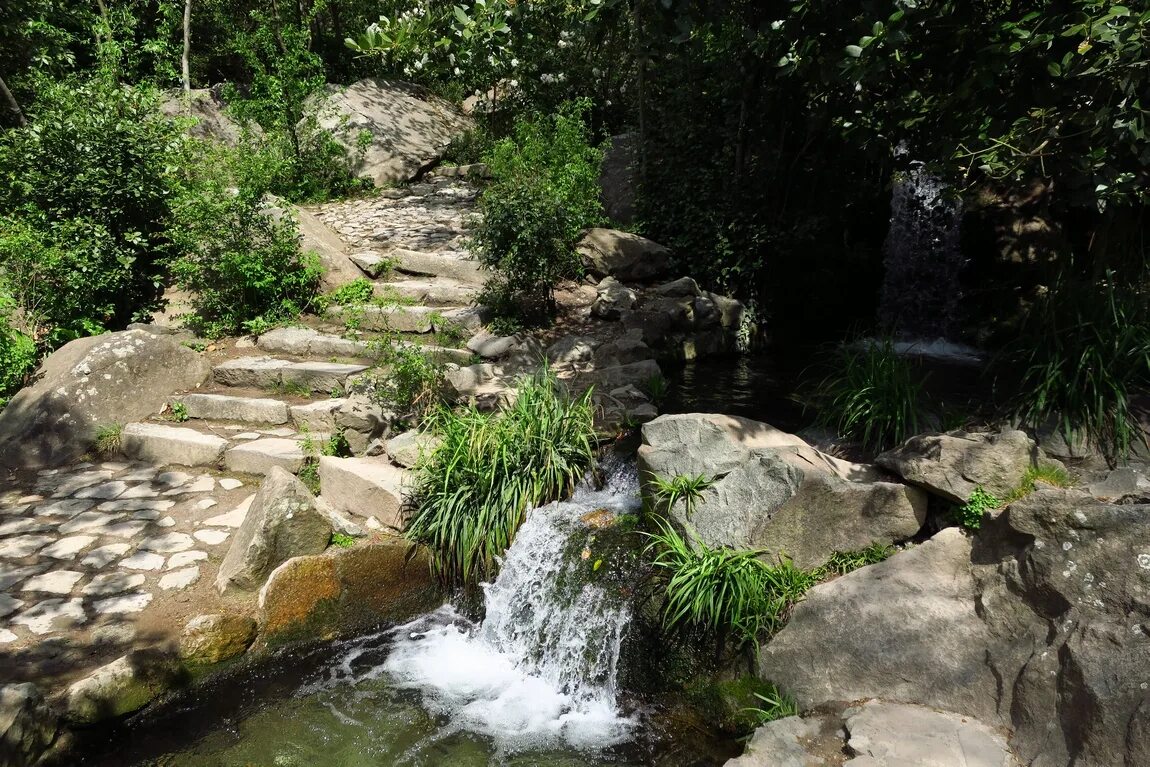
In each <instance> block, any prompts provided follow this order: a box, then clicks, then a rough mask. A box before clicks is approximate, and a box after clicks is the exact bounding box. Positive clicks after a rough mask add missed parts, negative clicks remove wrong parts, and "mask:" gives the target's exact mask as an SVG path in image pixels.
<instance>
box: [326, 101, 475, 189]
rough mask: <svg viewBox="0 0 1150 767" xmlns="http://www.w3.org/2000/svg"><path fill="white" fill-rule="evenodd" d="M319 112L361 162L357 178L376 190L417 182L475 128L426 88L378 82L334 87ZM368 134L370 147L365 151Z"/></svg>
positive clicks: (337, 137) (463, 116)
mask: <svg viewBox="0 0 1150 767" xmlns="http://www.w3.org/2000/svg"><path fill="white" fill-rule="evenodd" d="M315 109H316V115H317V120H318V124H319V127H320V128H322V129H324V130H327V131H331V133H332V135H333V136H334V137H335V139H336V141H339V142H340V143H341V144H343V145H344V147H345V148H346V149H347V151H348V153H349V154H350V155H351V156H352V157H355V158H357V162H356V166H355V173H356V175H358V176H360V177H361V178H366V179H369V180H371V182H372V183H374V184H375V185H376V186H388V185H390V184H393V183H395V182H402V181H410V180H412V179H413V178H415V177H416V176H417V175H418V174H419V172H420V170H421V169H422V168H425V167H427V166H429V165H432V164H433V163H434V162H435V161H436V160H438V159H439V157H440V156H441V155H442V153H443V150H444V149H446V148H447V145H448V144H450V143H451V141H452V140H453V139H455V138H456V137H458V136H461V135H462V134H463V133H464V132H465V131H466V130H467V129H468V128H469V127H470V125H471V121H470V120H469V119H468V118H467V117H466V116H465V115H464V114H463V113H462V112H460V111H458V110H457V109H456V108H455V106H453V105H452V104H451V103H450V102H448V101H445V100H444V99H441V98H439V97H438V96H433V95H431V94H429V93H428V92H427V91H426V90H425V89H423V88H420V87H418V86H416V85H411V84H410V83H404V82H399V81H395V80H383V79H379V78H370V79H366V80H360V81H358V82H356V83H353V84H351V85H349V86H346V87H345V86H337V85H329V86H327V89H326V93H325V94H324V96H323V97H322V99H321V100H320V101H319V103H317V104H316V105H315ZM364 133H366V134H367V135H370V136H371V143H369V144H368V145H367V147H366V149H364V150H361V148H360V146H361V145H360V143H359V141H360V136H361V134H364ZM361 151H362V154H361Z"/></svg>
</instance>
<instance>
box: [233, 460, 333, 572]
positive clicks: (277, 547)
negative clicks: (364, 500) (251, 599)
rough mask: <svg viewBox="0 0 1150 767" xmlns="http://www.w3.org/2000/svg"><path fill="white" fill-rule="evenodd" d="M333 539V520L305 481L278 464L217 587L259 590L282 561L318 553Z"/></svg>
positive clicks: (238, 536)
mask: <svg viewBox="0 0 1150 767" xmlns="http://www.w3.org/2000/svg"><path fill="white" fill-rule="evenodd" d="M330 540H331V523H330V522H329V521H328V519H327V517H326V516H324V515H323V513H322V512H321V511H320V510H319V509H318V508H317V507H316V503H315V498H314V497H312V494H311V492H310V491H309V490H308V489H307V488H306V487H304V485H303V483H302V482H300V481H299V480H298V479H296V478H295V477H293V476H292V475H291V474H288V473H287V472H286V471H284V470H283V469H281V468H279V467H278V466H276V467H273V468H272V469H271V470H270V471H269V473H268V475H267V477H266V478H265V479H264V481H263V484H262V485H260V489H259V492H258V493H256V497H255V500H253V501H252V505H251V508H249V509H248V513H247V516H246V517H244V522H243V525H241V526H240V529H239V530H238V531H237V532H236V536H235V538H234V539H233V540H232V545H231V548H229V549H228V553H227V556H226V557H224V561H223V564H221V565H220V572H219V575H218V576H217V577H216V588H218V589H219V590H220V593H226V592H228V591H230V590H232V589H239V590H247V591H254V590H256V589H258V588H259V587H260V586H261V585H263V583H264V580H265V579H266V578H267V576H268V574H269V573H270V572H271V571H272V570H274V569H275V568H276V567H278V566H279V565H280V564H281V563H283V562H285V561H287V560H288V559H291V558H292V557H297V556H301V555H304V554H318V553H319V552H321V551H323V550H324V549H325V548H327V544H328V541H330Z"/></svg>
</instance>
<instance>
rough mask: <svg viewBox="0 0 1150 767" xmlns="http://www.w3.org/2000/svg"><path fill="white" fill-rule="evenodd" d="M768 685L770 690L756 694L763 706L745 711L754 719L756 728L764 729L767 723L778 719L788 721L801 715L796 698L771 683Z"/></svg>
mask: <svg viewBox="0 0 1150 767" xmlns="http://www.w3.org/2000/svg"><path fill="white" fill-rule="evenodd" d="M766 684H767V687H768V688H769V689H768V690H766V691H764V692H761V693H759V692H756V693H754V695H755V697H756V698H758V699H759V701H760V702H761V703H762V705H761V706H753V707H751V708H747V709H744V710H745V711H746V712H748V713H749V714H750V715H751V716H752V717H754V720H755V727H762V726H763V725H764V724H766V723H767V722H773V721H775V720H776V719H786V718H787V717H788V716H798V715H799V704H798V703H797V702H795V699H794V698H792V697H791V696H790V695H787V694H786V693H784V692H783V691H782V690H780V689H779V688H778V687H776V686H775V685H773V684H771V683H770V682H767V683H766Z"/></svg>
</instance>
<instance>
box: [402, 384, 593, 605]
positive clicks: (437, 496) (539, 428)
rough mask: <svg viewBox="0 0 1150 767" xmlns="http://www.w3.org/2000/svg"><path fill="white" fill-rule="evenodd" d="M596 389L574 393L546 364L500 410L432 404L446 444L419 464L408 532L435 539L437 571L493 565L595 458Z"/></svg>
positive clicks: (485, 569)
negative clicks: (537, 511) (532, 513)
mask: <svg viewBox="0 0 1150 767" xmlns="http://www.w3.org/2000/svg"><path fill="white" fill-rule="evenodd" d="M590 395H591V392H590V391H588V392H585V393H584V394H583V395H581V396H579V397H575V398H572V397H571V396H569V395H568V394H567V393H566V391H564V390H563V389H562V388H560V386H559V384H558V382H557V381H556V379H555V378H554V376H553V375H552V374H549V373H544V374H540V375H538V376H536V377H534V378H529V379H525V380H523V381H522V382H521V384H520V387H519V391H518V396H517V397H516V399H515V402H514V404H511V405H505V406H503V407H502V408H500V410H498V411H497V412H495V413H481V412H479V411H478V410H477V409H475V408H467V409H464V410H459V411H455V410H450V409H448V408H446V407H439V408H437V409H434V410H432V411H431V412H430V413H429V415H428V417H427V419H426V422H425V427H426V428H427V429H429V430H431V431H433V432H435V433H436V434H437V435H438V436H439V438H440V440H441V443H440V444H439V446H438V447H436V448H435V449H434V450H433V451H431V453H429V454H428V455H426V456H424V458H423V459H422V460H421V461H420V462H419V464H418V465H417V466H416V469H415V479H414V483H413V489H412V493H411V508H412V513H411V515H410V518H409V519H408V521H407V525H406V530H405V534H406V536H407V537H408V538H409V539H411V540H412V541H415V542H417V543H423V544H426V545H427V546H428V547H429V548H430V550H431V563H432V569H433V571H434V572H435V573H436V574H437V575H438V576H439V577H440V578H442V579H443V580H445V581H448V582H454V583H473V582H475V581H477V580H478V579H480V578H482V577H484V576H487V575H489V574H491V573H493V572H494V570H495V566H496V557H498V556H500V555H501V554H503V552H504V551H506V549H507V547H508V546H510V545H511V541H512V539H513V538H514V537H515V533H516V531H517V530H518V529H519V526H520V525H521V524H522V522H523V519H524V515H525V514H526V513H527V510H528V509H531V508H533V507H535V506H539V505H541V504H543V503H547V502H549V501H552V500H556V499H558V498H561V497H563V496H565V495H566V494H568V493H570V492H571V491H572V490H573V489H574V487H575V483H576V482H578V481H579V479H580V478H581V477H583V475H584V474H585V473H586V472H587V471H588V470H589V469H590V468H591V466H592V464H593V462H594V447H593V442H592V440H593V437H594V425H593V418H592V416H593V411H592V405H591V398H590Z"/></svg>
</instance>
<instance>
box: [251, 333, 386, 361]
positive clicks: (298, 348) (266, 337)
mask: <svg viewBox="0 0 1150 767" xmlns="http://www.w3.org/2000/svg"><path fill="white" fill-rule="evenodd" d="M256 346H258V347H259V348H260V349H262V350H264V351H265V352H272V353H278V354H291V355H294V356H297V357H364V356H368V354H369V350H368V346H367V344H365V343H363V342H362V341H355V340H352V339H349V338H341V337H340V336H336V335H331V334H328V333H321V332H319V331H318V330H314V329H312V328H276V329H274V330H270V331H268V332H267V333H264V334H263V335H262V336H260V337H259V340H258V341H256Z"/></svg>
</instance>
